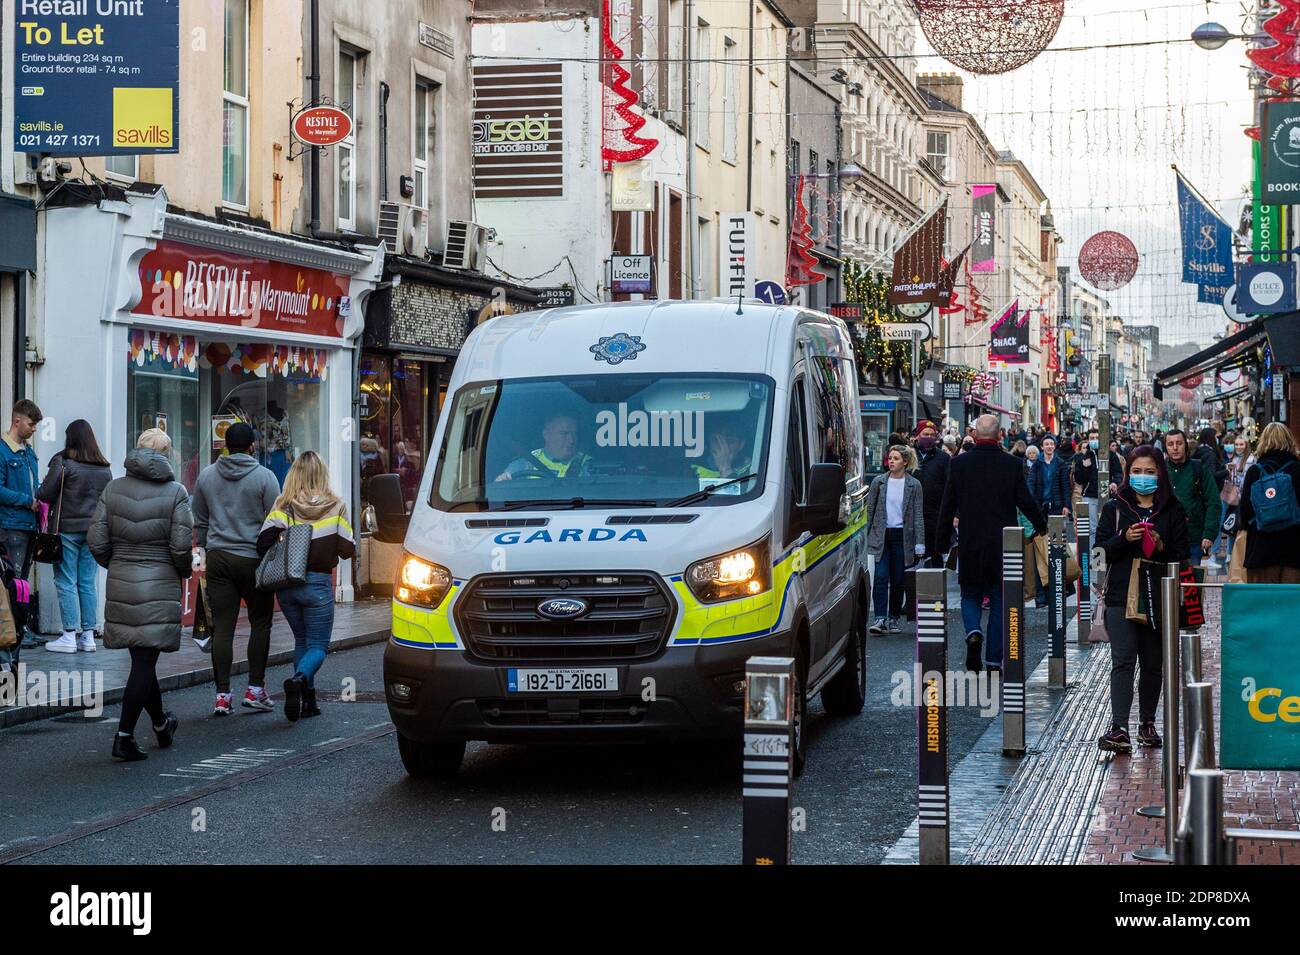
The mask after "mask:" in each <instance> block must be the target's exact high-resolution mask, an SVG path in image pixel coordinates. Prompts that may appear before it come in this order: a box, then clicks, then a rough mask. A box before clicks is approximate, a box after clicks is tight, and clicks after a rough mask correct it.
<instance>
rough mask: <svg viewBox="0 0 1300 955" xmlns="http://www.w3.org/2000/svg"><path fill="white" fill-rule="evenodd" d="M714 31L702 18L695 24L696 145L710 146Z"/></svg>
mask: <svg viewBox="0 0 1300 955" xmlns="http://www.w3.org/2000/svg"><path fill="white" fill-rule="evenodd" d="M712 57H713V33H712V31H711V30H710V29H709V24H708V23H707V22H705V21H704V20H700V21H698V22H697V23H696V25H695V54H694V56H692V57H691V60H692V66H694V68H695V83H694V89H693V90H692V92H691V109H692V112H693V114H694V115H693V116H692V118H691V125H692V126H694V127H695V142H696V145H699V146H703V147H704V148H705V149H708V148H709V143H710V135H709V133H710V126H711V125H712V123H711V120H712V118H713V117H712V113H710V111H709V97H710V95H711V94H712V89H711V87H712V70H711V69H710V67H711V66H712Z"/></svg>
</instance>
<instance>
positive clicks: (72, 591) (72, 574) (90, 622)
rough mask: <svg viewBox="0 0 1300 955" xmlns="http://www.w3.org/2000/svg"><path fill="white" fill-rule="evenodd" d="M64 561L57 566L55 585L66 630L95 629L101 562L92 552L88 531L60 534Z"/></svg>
mask: <svg viewBox="0 0 1300 955" xmlns="http://www.w3.org/2000/svg"><path fill="white" fill-rule="evenodd" d="M59 536H60V537H62V538H63V560H61V561H59V563H58V565H57V566H56V567H55V568H54V586H55V587H56V588H57V589H58V591H59V613H60V615H61V616H62V617H63V629H64V630H94V629H95V623H96V620H95V617H96V613H95V612H96V610H97V609H98V602H99V601H98V597H97V594H96V591H95V582H96V581H95V575H96V573H97V572H98V571H99V565H98V564H96V563H95V558H94V557H92V556H91V555H90V548H89V547H87V546H86V535H85V534H60V535H59Z"/></svg>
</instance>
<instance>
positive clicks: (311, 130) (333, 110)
mask: <svg viewBox="0 0 1300 955" xmlns="http://www.w3.org/2000/svg"><path fill="white" fill-rule="evenodd" d="M293 134H294V135H295V136H297V137H298V141H299V142H301V143H304V144H306V145H308V146H337V145H338V144H339V143H341V142H343V140H345V139H347V138H348V137H349V136H351V135H352V117H351V116H349V115H348V114H347V113H345V112H344V111H343V110H341V109H339V108H338V107H337V106H308V107H307V108H306V109H304V110H302V111H301V112H299V113H298V115H297V116H295V117H294V118H293Z"/></svg>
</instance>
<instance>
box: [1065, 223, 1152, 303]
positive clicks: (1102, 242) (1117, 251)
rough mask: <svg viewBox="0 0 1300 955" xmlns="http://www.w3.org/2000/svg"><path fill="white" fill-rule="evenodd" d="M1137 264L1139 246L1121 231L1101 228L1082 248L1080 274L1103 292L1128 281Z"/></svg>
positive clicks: (1111, 290) (1112, 289) (1131, 277)
mask: <svg viewBox="0 0 1300 955" xmlns="http://www.w3.org/2000/svg"><path fill="white" fill-rule="evenodd" d="M1137 268H1138V251H1137V247H1136V246H1134V245H1133V243H1132V241H1130V240H1129V238H1128V236H1125V235H1122V234H1120V233H1118V232H1098V233H1097V234H1096V235H1094V236H1093V237H1092V238H1090V239H1089V240H1088V241H1087V242H1085V243H1083V248H1081V249H1080V250H1079V274H1080V275H1082V276H1083V277H1084V279H1086V280H1087V282H1088V284H1090V285H1091V286H1092V287H1093V288H1096V289H1099V290H1101V291H1103V292H1114V291H1115V290H1116V289H1122V288H1123V287H1124V286H1125V285H1128V283H1129V282H1131V281H1133V276H1134V275H1136V274H1137Z"/></svg>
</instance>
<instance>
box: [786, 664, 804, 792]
mask: <svg viewBox="0 0 1300 955" xmlns="http://www.w3.org/2000/svg"><path fill="white" fill-rule="evenodd" d="M794 674H795V676H794V752H792V753H791V754H790V776H791V778H793V779H798V778H799V777H800V776H801V775H803V764H804V753H805V747H804V734H805V732H806V731H807V726H806V725H805V724H806V723H807V722H808V651H807V650H805V649H804V648H803V647H802V646H797V647H796V648H795V651H794Z"/></svg>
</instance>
